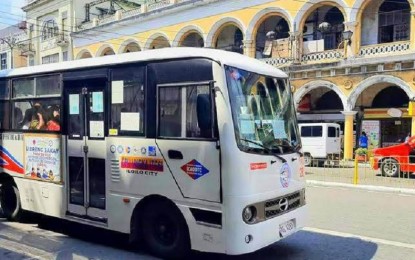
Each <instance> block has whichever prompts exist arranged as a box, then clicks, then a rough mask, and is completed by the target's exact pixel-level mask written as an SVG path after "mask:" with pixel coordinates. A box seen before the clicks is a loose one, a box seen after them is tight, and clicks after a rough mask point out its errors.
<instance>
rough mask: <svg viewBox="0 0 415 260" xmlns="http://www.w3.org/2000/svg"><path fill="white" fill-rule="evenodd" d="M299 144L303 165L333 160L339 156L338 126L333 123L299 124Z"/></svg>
mask: <svg viewBox="0 0 415 260" xmlns="http://www.w3.org/2000/svg"><path fill="white" fill-rule="evenodd" d="M298 126H299V128H300V135H301V143H302V145H303V152H304V159H305V165H306V166H309V165H311V164H312V162H317V163H319V164H322V163H324V161H326V160H334V159H335V158H338V157H339V156H340V154H341V140H340V125H339V124H335V123H301V124H299V125H298Z"/></svg>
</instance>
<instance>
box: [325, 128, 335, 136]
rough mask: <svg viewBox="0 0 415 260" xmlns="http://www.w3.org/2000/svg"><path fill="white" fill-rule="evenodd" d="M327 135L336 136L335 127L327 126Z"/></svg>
mask: <svg viewBox="0 0 415 260" xmlns="http://www.w3.org/2000/svg"><path fill="white" fill-rule="evenodd" d="M327 136H328V137H336V128H335V127H332V126H329V127H328V134H327Z"/></svg>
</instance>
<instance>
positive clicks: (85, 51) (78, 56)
mask: <svg viewBox="0 0 415 260" xmlns="http://www.w3.org/2000/svg"><path fill="white" fill-rule="evenodd" d="M88 54H89V57H84V56H88ZM86 58H92V53H91V52H90V51H89V50H86V49H84V50H81V51H80V52H78V54H77V55H76V58H75V59H76V60H80V59H86Z"/></svg>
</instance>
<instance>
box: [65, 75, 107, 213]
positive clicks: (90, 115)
mask: <svg viewBox="0 0 415 260" xmlns="http://www.w3.org/2000/svg"><path fill="white" fill-rule="evenodd" d="M105 84H107V83H106V80H97V79H94V80H93V81H87V80H82V81H81V80H79V81H65V82H64V88H65V92H64V93H65V97H64V98H65V111H66V112H65V113H66V133H67V136H66V150H67V153H66V154H67V158H66V162H67V164H66V165H67V172H68V176H69V177H68V184H69V193H68V200H69V201H68V213H69V214H73V215H77V216H83V217H89V218H92V219H94V220H97V221H105V220H106V212H105V206H106V194H105V190H106V189H105V186H106V183H105V158H106V143H105V125H106V122H105V121H106V120H105V118H106V112H105V102H104V101H105V92H104V88H105Z"/></svg>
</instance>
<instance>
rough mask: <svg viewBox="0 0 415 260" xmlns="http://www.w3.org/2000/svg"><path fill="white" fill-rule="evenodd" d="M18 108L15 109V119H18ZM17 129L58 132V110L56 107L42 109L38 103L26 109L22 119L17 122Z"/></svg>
mask: <svg viewBox="0 0 415 260" xmlns="http://www.w3.org/2000/svg"><path fill="white" fill-rule="evenodd" d="M19 112H20V113H21V110H20V108H18V107H16V108H15V115H16V119H18V117H19ZM18 122H19V123H18V128H20V129H23V130H27V129H29V130H47V131H60V109H59V106H58V105H51V106H48V107H46V108H44V107H43V106H42V105H41V104H40V103H35V104H34V105H33V107H31V108H28V109H26V111H25V113H24V116H23V119H22V120H20V121H18Z"/></svg>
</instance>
